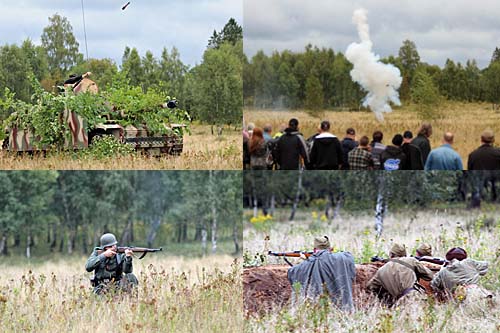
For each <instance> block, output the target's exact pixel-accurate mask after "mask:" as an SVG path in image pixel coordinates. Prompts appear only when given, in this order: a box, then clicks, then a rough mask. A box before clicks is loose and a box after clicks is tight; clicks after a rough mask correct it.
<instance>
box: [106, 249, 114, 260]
mask: <svg viewBox="0 0 500 333" xmlns="http://www.w3.org/2000/svg"><path fill="white" fill-rule="evenodd" d="M103 254H104V256H105V257H106V258H111V257H113V256H114V255H115V254H116V251H113V249H107V250H106V251H104V252H103Z"/></svg>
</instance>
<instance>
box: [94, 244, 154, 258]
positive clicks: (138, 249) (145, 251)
mask: <svg viewBox="0 0 500 333" xmlns="http://www.w3.org/2000/svg"><path fill="white" fill-rule="evenodd" d="M125 250H132V252H138V253H142V255H141V256H140V257H139V259H142V258H144V257H145V256H146V254H148V253H149V252H158V251H162V250H163V248H161V247H160V248H159V249H150V248H147V247H135V246H118V247H117V248H116V253H125ZM103 252H104V250H102V249H101V250H97V255H99V254H101V253H103Z"/></svg>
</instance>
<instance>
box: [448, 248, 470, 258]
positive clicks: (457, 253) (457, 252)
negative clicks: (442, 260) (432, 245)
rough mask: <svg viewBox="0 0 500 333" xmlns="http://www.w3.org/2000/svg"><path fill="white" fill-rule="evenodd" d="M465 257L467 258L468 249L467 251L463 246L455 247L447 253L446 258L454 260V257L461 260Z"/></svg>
mask: <svg viewBox="0 0 500 333" xmlns="http://www.w3.org/2000/svg"><path fill="white" fill-rule="evenodd" d="M465 258H467V251H465V250H464V249H462V248H461V247H454V248H452V249H450V250H449V251H448V252H447V253H446V260H448V261H452V260H453V259H457V260H458V261H461V260H464V259H465Z"/></svg>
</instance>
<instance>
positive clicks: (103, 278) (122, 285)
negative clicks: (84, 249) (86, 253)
mask: <svg viewBox="0 0 500 333" xmlns="http://www.w3.org/2000/svg"><path fill="white" fill-rule="evenodd" d="M98 250H102V248H99V247H96V248H95V249H94V251H92V254H91V255H90V257H89V258H88V260H87V264H86V265H85V269H86V270H87V272H92V271H94V278H93V286H94V292H95V293H96V294H100V293H101V292H103V290H104V289H106V288H109V287H111V286H114V287H118V288H119V289H130V287H131V286H132V285H137V284H138V281H137V278H136V277H135V275H134V274H132V270H133V266H132V257H127V256H126V255H125V254H123V253H117V254H116V255H115V256H113V257H111V258H107V257H106V256H104V254H103V253H101V254H98V253H97V251H98ZM110 283H111V284H110Z"/></svg>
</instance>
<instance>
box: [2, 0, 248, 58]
mask: <svg viewBox="0 0 500 333" xmlns="http://www.w3.org/2000/svg"><path fill="white" fill-rule="evenodd" d="M127 2H128V1H127V0H84V2H83V4H84V9H85V21H86V30H87V45H88V52H89V57H90V58H111V59H113V60H115V62H116V63H117V64H120V63H121V58H122V55H123V50H124V49H125V46H130V47H131V48H132V47H136V48H137V49H138V51H139V53H140V55H141V56H144V53H145V52H146V51H147V50H150V51H152V52H153V54H154V55H155V57H157V58H159V57H160V56H161V51H162V49H163V47H166V48H167V49H168V50H169V51H170V50H171V48H172V46H175V47H177V49H178V50H179V52H180V56H181V60H182V61H183V62H184V63H186V64H189V65H194V64H195V63H200V62H201V59H202V56H203V51H204V50H205V48H206V45H207V43H208V39H209V38H210V36H211V35H212V33H213V31H214V30H217V31H220V30H221V29H222V28H223V27H224V25H225V24H226V23H227V21H228V20H229V18H231V17H233V18H235V19H236V21H237V22H238V23H239V24H240V25H241V24H242V16H243V12H242V7H243V3H242V2H241V1H234V0H185V1H181V0H130V2H131V3H130V5H129V6H128V8H127V9H125V10H123V11H122V10H121V7H122V6H123V5H124V4H125V3H127ZM55 13H58V14H60V15H62V16H65V17H66V18H68V20H69V21H70V23H71V25H72V26H73V33H74V35H75V37H76V38H77V40H78V43H79V44H80V52H81V53H83V54H84V55H85V41H84V32H83V18H82V3H81V0H43V1H42V0H8V1H7V0H0V45H4V44H6V43H8V44H18V45H20V44H21V43H22V41H23V40H25V39H26V38H31V39H32V40H33V42H34V43H35V44H37V45H39V44H40V36H41V35H42V32H43V28H44V27H46V26H48V25H49V20H48V18H49V17H50V16H52V15H53V14H55Z"/></svg>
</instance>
